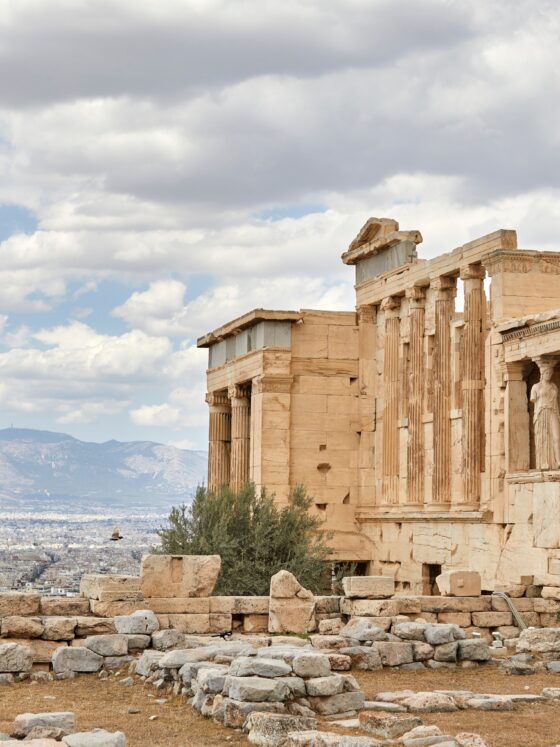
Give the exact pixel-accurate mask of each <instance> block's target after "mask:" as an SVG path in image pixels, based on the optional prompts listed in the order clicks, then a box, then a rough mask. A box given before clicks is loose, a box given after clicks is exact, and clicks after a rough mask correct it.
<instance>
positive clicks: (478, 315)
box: [461, 265, 485, 505]
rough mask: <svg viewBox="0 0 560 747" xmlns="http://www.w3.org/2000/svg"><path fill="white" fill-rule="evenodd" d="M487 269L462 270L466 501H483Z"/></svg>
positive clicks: (463, 447) (469, 267) (471, 502)
mask: <svg viewBox="0 0 560 747" xmlns="http://www.w3.org/2000/svg"><path fill="white" fill-rule="evenodd" d="M484 274H485V273H484V270H483V268H482V267H481V266H480V265H469V266H468V267H465V268H463V269H462V270H461V279H462V280H463V281H464V291H465V310H464V321H465V325H464V327H463V337H462V353H463V355H462V358H463V371H462V382H461V389H462V410H463V424H462V444H461V446H462V452H463V463H462V467H463V502H464V503H467V504H469V505H478V503H479V502H480V473H481V472H482V468H483V464H484V456H483V444H484V410H483V391H484V366H483V363H484V361H483V356H484V347H483V333H482V326H483V320H484V289H483V280H484Z"/></svg>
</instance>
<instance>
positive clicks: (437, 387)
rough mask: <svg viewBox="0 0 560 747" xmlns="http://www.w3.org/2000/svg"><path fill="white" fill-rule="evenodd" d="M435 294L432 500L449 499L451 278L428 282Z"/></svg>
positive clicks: (452, 287) (453, 283) (452, 291)
mask: <svg viewBox="0 0 560 747" xmlns="http://www.w3.org/2000/svg"><path fill="white" fill-rule="evenodd" d="M430 287H431V288H433V289H434V290H435V291H436V296H435V338H434V473H433V481H432V500H433V502H434V503H449V501H450V500H451V419H450V414H451V391H452V381H451V334H450V332H451V319H452V317H453V312H454V299H455V293H456V281H455V278H450V277H445V276H442V277H439V278H435V280H432V281H431V282H430Z"/></svg>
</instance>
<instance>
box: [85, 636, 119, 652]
mask: <svg viewBox="0 0 560 747" xmlns="http://www.w3.org/2000/svg"><path fill="white" fill-rule="evenodd" d="M84 646H85V647H86V648H88V649H89V650H90V651H94V652H95V653H96V654H99V656H126V654H128V638H127V637H126V636H125V635H121V634H119V633H112V634H110V635H94V636H89V637H88V638H86V639H85V641H84Z"/></svg>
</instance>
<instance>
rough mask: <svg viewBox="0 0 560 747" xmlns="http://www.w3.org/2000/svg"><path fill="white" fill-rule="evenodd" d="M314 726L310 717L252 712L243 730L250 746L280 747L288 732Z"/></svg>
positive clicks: (314, 721)
mask: <svg viewBox="0 0 560 747" xmlns="http://www.w3.org/2000/svg"><path fill="white" fill-rule="evenodd" d="M316 726H317V722H316V720H315V719H314V718H312V717H303V716H291V715H288V714H276V713H259V712H254V713H251V714H250V715H249V717H248V719H247V723H246V726H245V728H246V730H248V732H249V734H248V739H249V742H251V743H252V744H257V745H262V747H282V745H284V744H285V741H286V739H287V737H288V734H289V733H290V732H292V731H303V730H308V729H315V728H316Z"/></svg>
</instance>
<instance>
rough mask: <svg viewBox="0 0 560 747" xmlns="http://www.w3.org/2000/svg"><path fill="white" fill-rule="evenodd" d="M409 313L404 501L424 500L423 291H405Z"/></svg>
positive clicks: (424, 292)
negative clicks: (405, 492)
mask: <svg viewBox="0 0 560 747" xmlns="http://www.w3.org/2000/svg"><path fill="white" fill-rule="evenodd" d="M406 297H407V298H408V301H409V314H410V343H409V345H410V348H409V352H410V373H409V379H408V444H407V501H408V503H414V504H418V503H423V502H424V424H423V415H424V402H423V394H424V379H425V375H426V365H425V360H424V316H425V304H426V291H425V289H424V288H409V289H408V290H407V291H406Z"/></svg>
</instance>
